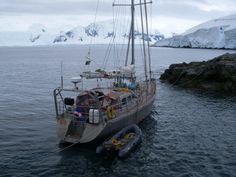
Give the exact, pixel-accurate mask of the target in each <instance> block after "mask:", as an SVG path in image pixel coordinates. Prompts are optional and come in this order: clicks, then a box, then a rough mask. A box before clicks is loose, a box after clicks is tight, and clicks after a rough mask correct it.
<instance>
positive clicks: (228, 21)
mask: <svg viewBox="0 0 236 177" xmlns="http://www.w3.org/2000/svg"><path fill="white" fill-rule="evenodd" d="M155 46H158V47H164V46H165V47H186V48H216V49H236V14H235V15H231V16H226V17H222V18H218V19H214V20H211V21H208V22H205V23H202V24H200V25H198V26H195V27H193V28H191V29H189V30H187V31H186V32H185V33H183V34H180V35H175V36H173V37H172V38H166V39H164V40H160V41H157V42H156V44H155Z"/></svg>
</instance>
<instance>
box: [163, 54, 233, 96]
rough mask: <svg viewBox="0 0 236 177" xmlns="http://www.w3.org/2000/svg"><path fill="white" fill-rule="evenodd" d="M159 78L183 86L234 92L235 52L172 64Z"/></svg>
mask: <svg viewBox="0 0 236 177" xmlns="http://www.w3.org/2000/svg"><path fill="white" fill-rule="evenodd" d="M160 79H161V80H162V81H163V82H165V81H167V82H169V83H170V84H173V85H177V86H180V87H184V88H193V89H202V90H207V91H217V92H224V93H230V94H236V54H228V53H226V54H224V55H221V56H219V57H216V58H214V59H212V60H209V61H203V62H191V63H188V64H187V63H181V64H172V65H170V67H169V69H166V70H165V72H164V73H163V74H162V75H161V77H160Z"/></svg>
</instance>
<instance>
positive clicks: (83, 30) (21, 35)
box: [0, 20, 164, 46]
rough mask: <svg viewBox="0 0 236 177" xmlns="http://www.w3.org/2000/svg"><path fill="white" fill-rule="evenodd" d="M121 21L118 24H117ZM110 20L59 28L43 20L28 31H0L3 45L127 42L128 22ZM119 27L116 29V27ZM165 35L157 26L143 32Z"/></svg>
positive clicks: (138, 39)
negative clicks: (154, 28) (51, 26)
mask: <svg viewBox="0 0 236 177" xmlns="http://www.w3.org/2000/svg"><path fill="white" fill-rule="evenodd" d="M117 23H119V28H118V27H116V26H117ZM117 23H116V24H115V23H114V21H113V20H107V21H102V22H96V23H90V24H89V25H88V26H85V27H83V26H76V27H68V26H65V27H62V28H60V29H57V30H55V29H54V30H52V29H48V28H47V27H45V26H43V25H41V24H33V25H32V26H30V27H29V29H28V30H26V31H10V30H9V31H0V46H44V45H66V44H91V43H92V44H109V43H111V42H114V43H116V44H126V43H127V41H128V34H129V26H128V25H127V24H128V23H124V22H122V23H121V22H117ZM115 28H116V29H115ZM142 38H143V37H142V35H141V32H140V31H139V30H137V29H136V30H135V41H136V43H141V41H142V40H143V39H142ZM161 39H164V35H162V34H160V33H159V32H158V31H157V30H153V31H151V33H150V35H149V36H147V34H145V35H144V40H145V41H147V40H149V41H150V43H151V44H154V43H156V41H158V40H161Z"/></svg>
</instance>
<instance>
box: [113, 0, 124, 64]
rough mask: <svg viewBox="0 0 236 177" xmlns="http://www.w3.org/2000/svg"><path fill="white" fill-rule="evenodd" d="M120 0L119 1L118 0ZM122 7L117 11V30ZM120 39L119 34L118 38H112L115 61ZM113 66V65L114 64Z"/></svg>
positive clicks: (117, 56) (119, 24)
mask: <svg viewBox="0 0 236 177" xmlns="http://www.w3.org/2000/svg"><path fill="white" fill-rule="evenodd" d="M119 2H120V1H119ZM122 9H123V8H121V7H119V9H118V11H117V18H116V22H117V23H116V30H117V31H119V30H120V29H119V26H121V21H120V20H119V19H120V16H121V15H120V14H121V11H122ZM119 40H120V36H119V35H118V38H117V37H116V38H115V40H114V50H113V55H114V58H115V61H116V62H117V61H118V60H119V59H118V58H119V53H118V47H117V46H118V44H117V42H119ZM116 62H114V65H115V64H116ZM114 67H115V66H114Z"/></svg>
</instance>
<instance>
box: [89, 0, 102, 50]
mask: <svg viewBox="0 0 236 177" xmlns="http://www.w3.org/2000/svg"><path fill="white" fill-rule="evenodd" d="M99 3H100V0H97V6H96V12H95V17H94V23H93V28H95V23H96V21H97V14H98V8H99ZM92 42H93V36H91V38H90V44H89V51H88V52H89V53H90V51H91V45H92Z"/></svg>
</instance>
